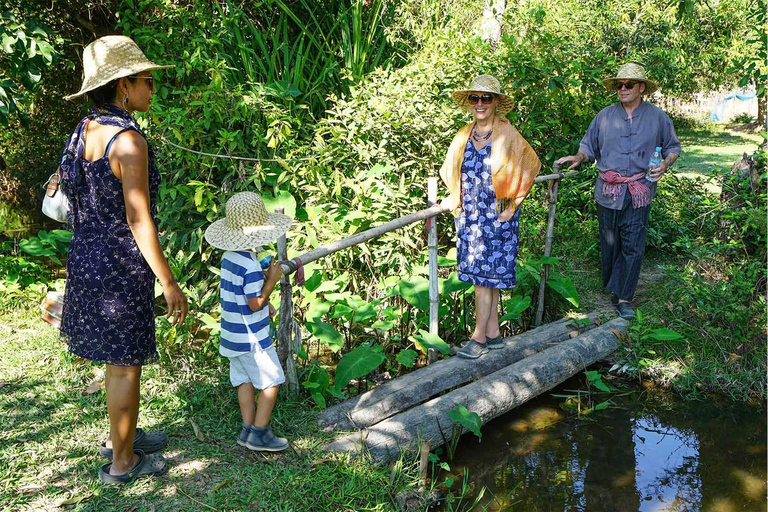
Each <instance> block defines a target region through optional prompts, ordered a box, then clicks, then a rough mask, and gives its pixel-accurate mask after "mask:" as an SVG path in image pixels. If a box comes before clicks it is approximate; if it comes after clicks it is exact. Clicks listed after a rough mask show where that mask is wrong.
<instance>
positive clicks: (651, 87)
mask: <svg viewBox="0 0 768 512" xmlns="http://www.w3.org/2000/svg"><path fill="white" fill-rule="evenodd" d="M619 80H632V81H633V82H643V83H644V84H645V92H644V93H643V94H653V93H655V92H656V91H658V90H659V86H658V85H657V84H656V82H654V81H653V80H648V79H647V78H631V77H628V76H624V77H613V78H606V79H605V80H603V86H605V88H606V89H608V90H609V91H612V92H616V85H617V84H618V82H619Z"/></svg>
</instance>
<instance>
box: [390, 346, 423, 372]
mask: <svg viewBox="0 0 768 512" xmlns="http://www.w3.org/2000/svg"><path fill="white" fill-rule="evenodd" d="M417 357H419V353H418V352H416V351H415V350H411V349H409V348H407V349H405V350H401V351H400V352H398V353H397V357H395V359H397V362H398V363H400V364H401V365H403V366H405V367H406V368H411V367H412V366H413V363H415V362H416V358H417Z"/></svg>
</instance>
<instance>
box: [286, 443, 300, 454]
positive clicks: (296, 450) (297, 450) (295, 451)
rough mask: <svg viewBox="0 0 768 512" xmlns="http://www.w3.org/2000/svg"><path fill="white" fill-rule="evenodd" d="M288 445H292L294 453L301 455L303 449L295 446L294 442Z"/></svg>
mask: <svg viewBox="0 0 768 512" xmlns="http://www.w3.org/2000/svg"><path fill="white" fill-rule="evenodd" d="M288 446H290V447H291V449H292V450H293V453H295V454H296V455H297V456H299V457H301V450H299V449H298V448H296V447H295V446H293V444H291V443H288Z"/></svg>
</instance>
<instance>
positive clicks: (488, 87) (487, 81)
mask: <svg viewBox="0 0 768 512" xmlns="http://www.w3.org/2000/svg"><path fill="white" fill-rule="evenodd" d="M473 92H490V93H493V94H495V95H496V97H497V98H499V106H498V107H496V114H498V115H500V116H504V115H506V114H508V113H509V112H510V111H511V110H512V106H513V105H514V104H515V102H514V101H513V100H512V98H510V97H509V96H507V95H506V94H502V92H501V84H500V83H499V81H498V80H496V78H494V77H492V76H491V75H480V76H478V77H477V78H475V79H474V80H472V83H471V84H469V88H467V89H466V90H463V91H453V92H452V93H451V96H452V97H453V101H455V102H456V104H457V105H458V106H460V107H461V108H463V109H464V110H469V94H470V93H473Z"/></svg>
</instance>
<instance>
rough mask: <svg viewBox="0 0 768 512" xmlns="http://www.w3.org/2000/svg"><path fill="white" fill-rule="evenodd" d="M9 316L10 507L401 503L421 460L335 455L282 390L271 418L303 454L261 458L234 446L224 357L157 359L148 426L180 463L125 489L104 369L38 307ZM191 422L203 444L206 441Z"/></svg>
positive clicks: (2, 441) (5, 503)
mask: <svg viewBox="0 0 768 512" xmlns="http://www.w3.org/2000/svg"><path fill="white" fill-rule="evenodd" d="M29 311H30V312H26V311H25V312H21V311H16V312H11V313H6V314H3V315H2V316H0V339H1V340H2V341H0V351H2V354H3V357H2V360H0V417H2V418H3V421H2V425H3V428H2V431H0V510H4V511H11V510H13V511H16V510H20V509H24V508H29V509H34V510H39V509H53V508H56V507H63V506H67V507H68V510H94V511H102V510H136V511H141V510H156V511H161V510H173V511H176V510H193V511H196V512H200V511H202V510H212V509H217V510H256V509H258V510H276V511H278V510H302V511H303V510H334V511H335V510H393V509H394V496H395V494H396V493H397V492H398V491H400V490H402V489H403V488H405V487H407V486H408V485H409V484H410V483H411V482H413V481H414V479H413V472H414V471H415V469H414V467H413V465H410V466H409V465H408V464H406V465H405V468H404V466H403V464H402V462H401V463H400V464H396V465H395V466H393V468H394V469H390V468H388V467H383V466H376V465H373V464H372V463H371V462H370V461H368V460H366V459H365V458H351V457H348V456H343V455H337V454H329V453H325V452H324V451H322V449H321V447H322V446H323V445H324V443H326V442H328V440H329V435H328V434H325V433H323V432H321V431H319V430H318V428H317V427H316V426H315V419H316V410H314V409H313V408H312V406H311V404H310V403H309V402H308V401H304V400H290V399H288V397H287V396H286V394H284V393H282V391H281V396H280V400H279V401H278V405H277V406H276V408H275V413H274V415H273V421H272V425H273V428H274V429H275V431H276V432H277V433H278V434H280V435H283V436H285V437H288V439H289V440H290V441H291V442H292V444H293V446H294V447H295V448H296V450H295V451H294V450H291V449H289V450H287V451H286V452H283V453H281V454H274V455H261V454H257V453H253V452H250V451H249V450H247V449H245V448H242V447H240V446H238V445H237V444H236V443H235V436H236V434H237V432H238V431H239V428H240V414H239V409H238V406H237V396H236V393H235V391H234V390H233V388H232V387H231V386H230V385H229V382H228V371H227V367H226V363H224V364H222V362H221V361H220V360H217V361H214V362H211V363H207V364H193V365H189V366H187V365H185V363H183V362H181V361H182V358H179V359H178V361H177V363H176V366H170V365H169V364H164V363H160V364H155V365H150V366H147V367H146V368H145V372H144V375H143V377H142V404H141V416H140V418H139V426H142V427H144V428H147V429H162V430H164V431H165V432H167V433H168V435H169V436H170V438H171V441H170V444H169V446H168V448H167V449H166V450H165V452H164V453H165V456H166V458H167V459H168V462H169V467H170V470H169V472H168V474H167V475H165V476H162V477H158V478H145V479H141V480H138V481H136V482H135V483H134V484H132V485H130V486H127V487H117V488H116V487H107V486H103V485H102V484H100V482H99V480H98V478H97V468H98V467H99V465H101V464H104V463H105V460H104V459H102V458H100V457H99V455H98V451H97V446H98V444H99V443H101V442H102V441H104V439H105V438H106V435H107V429H108V422H107V417H106V402H105V394H104V391H103V390H100V391H98V392H96V393H94V394H88V393H87V392H86V388H87V387H88V385H89V384H90V383H91V382H93V381H94V380H95V379H98V378H99V376H100V368H99V367H97V366H95V365H92V364H90V363H87V362H85V363H83V362H79V361H78V360H76V359H75V358H74V357H72V356H71V355H70V354H69V353H68V352H67V351H66V347H65V345H64V344H63V343H61V342H60V341H58V339H57V331H55V330H54V329H53V328H51V327H49V326H47V324H44V323H43V322H42V321H41V320H39V319H38V316H37V312H36V311H35V310H34V308H32V309H31V310H29ZM193 422H194V423H195V424H196V425H197V426H198V427H199V430H200V432H201V435H202V440H201V439H199V438H198V437H196V435H195V432H194V427H193Z"/></svg>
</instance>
